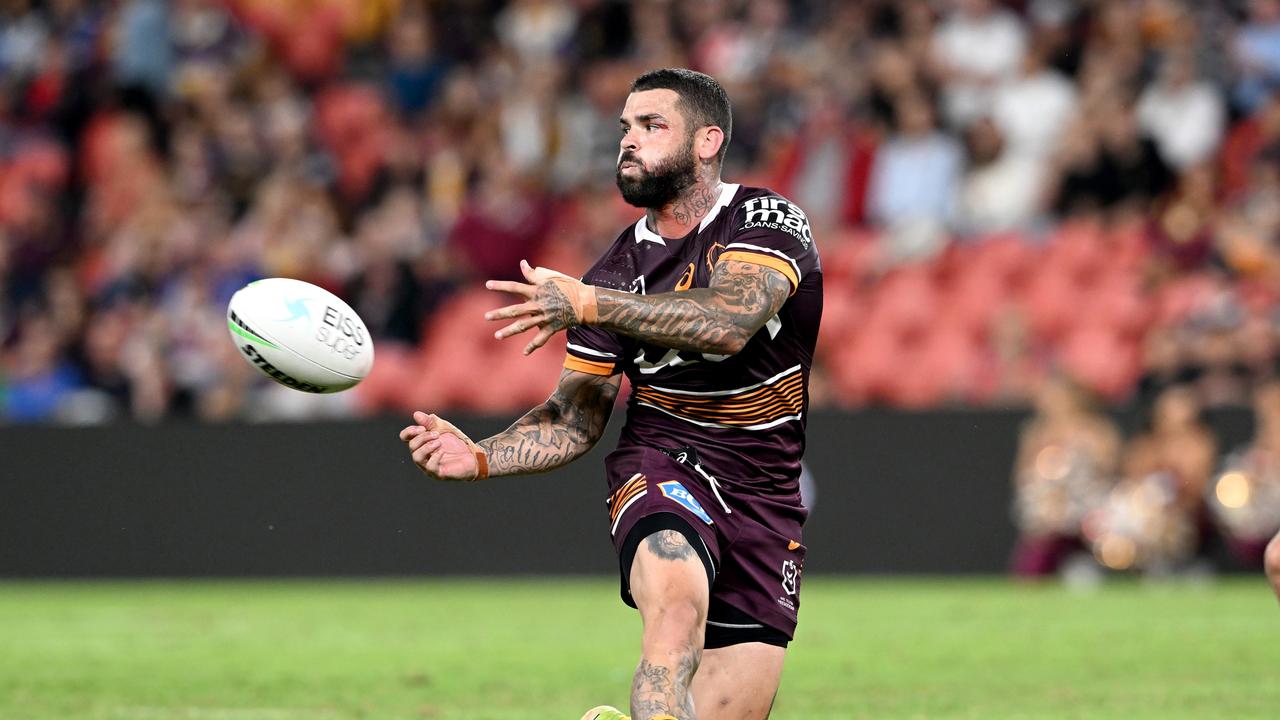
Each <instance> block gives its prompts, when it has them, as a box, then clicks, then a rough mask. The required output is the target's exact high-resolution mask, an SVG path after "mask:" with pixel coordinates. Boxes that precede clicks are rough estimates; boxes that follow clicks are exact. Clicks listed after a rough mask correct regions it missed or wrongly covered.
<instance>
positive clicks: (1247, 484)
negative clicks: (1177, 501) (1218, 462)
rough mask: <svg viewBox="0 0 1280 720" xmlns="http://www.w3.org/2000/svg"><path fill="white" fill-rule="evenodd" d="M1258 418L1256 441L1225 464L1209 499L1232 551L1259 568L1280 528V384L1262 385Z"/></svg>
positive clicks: (1256, 398)
mask: <svg viewBox="0 0 1280 720" xmlns="http://www.w3.org/2000/svg"><path fill="white" fill-rule="evenodd" d="M1253 417H1254V433H1253V438H1252V440H1251V441H1250V442H1249V443H1248V444H1246V445H1245V446H1244V447H1241V448H1239V449H1237V450H1236V451H1235V452H1233V453H1231V454H1230V455H1229V456H1228V457H1227V459H1226V460H1225V461H1224V462H1223V472H1222V473H1221V474H1219V476H1218V478H1217V480H1216V483H1215V485H1214V487H1213V489H1212V491H1211V492H1209V493H1208V496H1207V497H1208V501H1209V507H1210V509H1211V510H1212V511H1213V517H1214V520H1215V522H1216V523H1217V526H1218V528H1219V529H1220V530H1221V531H1222V533H1223V534H1224V535H1225V536H1226V540H1227V544H1228V546H1229V548H1230V549H1231V551H1232V553H1233V554H1234V555H1235V556H1236V557H1237V558H1238V559H1239V560H1240V561H1241V562H1243V563H1245V564H1247V565H1250V566H1253V567H1257V566H1259V565H1261V564H1262V557H1263V550H1264V548H1265V547H1266V545H1267V541H1268V540H1270V539H1271V537H1272V535H1274V534H1275V533H1276V531H1277V530H1280V381H1278V380H1271V381H1269V382H1267V383H1266V384H1263V385H1261V386H1259V388H1258V390H1257V392H1255V393H1254V396H1253Z"/></svg>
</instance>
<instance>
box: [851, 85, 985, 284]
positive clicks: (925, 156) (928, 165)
mask: <svg viewBox="0 0 1280 720" xmlns="http://www.w3.org/2000/svg"><path fill="white" fill-rule="evenodd" d="M894 111H895V112H894V116H895V131H894V133H893V134H892V135H890V136H889V138H888V139H887V140H886V141H885V143H884V144H883V145H881V146H880V149H879V150H878V151H877V152H876V157H875V164H874V166H873V167H874V169H873V170H872V173H871V187H870V189H869V191H868V198H867V206H868V211H869V215H870V217H871V219H872V220H874V221H876V222H877V223H879V224H880V225H882V226H883V227H885V228H887V229H888V231H889V244H890V249H889V250H888V255H889V256H890V257H891V258H894V259H898V260H906V259H911V258H921V257H927V256H929V255H931V254H933V253H935V252H937V251H938V250H939V249H940V248H941V247H942V246H943V245H944V244H945V243H946V235H945V232H946V228H947V226H948V225H949V223H950V222H951V221H952V220H953V219H954V218H955V210H956V194H957V191H958V189H959V182H960V171H961V162H962V160H961V154H960V146H959V145H958V144H957V143H956V141H955V140H953V139H952V138H951V137H950V136H948V135H946V134H943V133H942V132H940V131H939V130H938V129H937V128H936V126H935V125H934V116H933V107H932V106H931V105H930V103H929V101H928V99H927V98H925V97H924V96H923V95H922V94H920V93H913V94H908V95H905V96H903V97H902V98H900V99H899V100H898V102H897V105H895V107H894Z"/></svg>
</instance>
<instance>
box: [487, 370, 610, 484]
mask: <svg viewBox="0 0 1280 720" xmlns="http://www.w3.org/2000/svg"><path fill="white" fill-rule="evenodd" d="M617 395H618V380H617V379H616V378H610V377H604V376H597V375H587V374H585V373H574V372H573V371H571V370H565V371H563V372H562V373H561V374H560V383H559V385H558V386H557V387H556V391H555V392H554V393H553V394H552V395H551V397H550V398H548V399H547V401H546V402H544V403H543V404H541V405H539V406H538V407H536V408H534V409H532V410H530V411H529V412H527V413H525V415H524V417H522V418H520V419H519V420H517V421H515V423H513V424H512V425H511V427H509V428H507V429H506V430H504V431H503V432H501V433H499V434H497V435H494V436H493V437H491V438H486V439H484V440H481V441H480V442H479V443H477V445H479V446H480V447H481V448H483V449H484V451H485V453H486V454H487V455H488V457H489V475H490V476H491V477H492V476H494V475H516V474H522V473H535V472H545V471H547V470H553V469H555V468H558V467H560V466H561V465H564V464H565V463H567V462H569V461H571V460H573V459H574V458H576V457H578V456H579V455H581V454H583V453H585V452H586V451H588V450H590V449H591V448H592V447H593V446H594V445H595V444H596V441H597V440H599V439H600V436H601V435H602V434H603V433H604V428H605V425H607V424H608V423H609V415H610V414H611V413H612V412H613V401H614V398H616V397H617Z"/></svg>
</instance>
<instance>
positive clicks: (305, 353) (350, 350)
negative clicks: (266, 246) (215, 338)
mask: <svg viewBox="0 0 1280 720" xmlns="http://www.w3.org/2000/svg"><path fill="white" fill-rule="evenodd" d="M227 330H228V331H230V333H231V339H232V341H234V342H235V344H236V348H237V349H238V350H239V351H240V354H241V355H243V356H244V358H245V360H248V361H249V364H250V365H252V366H254V367H256V368H257V369H258V370H259V371H261V372H262V374H264V375H266V376H267V377H269V378H271V379H272V380H275V381H276V382H278V383H280V384H281V385H284V386H286V387H291V388H293V389H294V390H301V391H303V392H309V393H333V392H340V391H342V390H346V389H347V388H350V387H352V386H354V385H355V384H356V383H358V382H360V381H361V380H363V379H364V377H365V376H366V375H368V374H369V369H370V368H371V367H373V340H372V339H371V338H370V337H369V330H368V328H366V327H365V325H364V321H362V320H361V319H360V316H358V315H356V312H355V311H354V310H352V309H351V306H350V305H348V304H346V303H345V302H343V301H342V300H341V299H340V298H338V296H336V295H334V294H333V293H331V292H329V291H328V290H325V289H324V288H321V287H317V286H315V285H312V284H311V283H307V282H303V281H301V280H291V279H289V278H268V279H266V280H258V281H257V282H252V283H249V284H248V285H246V286H244V287H243V288H241V289H240V290H238V291H236V294H235V295H233V296H231V302H230V304H228V305H227Z"/></svg>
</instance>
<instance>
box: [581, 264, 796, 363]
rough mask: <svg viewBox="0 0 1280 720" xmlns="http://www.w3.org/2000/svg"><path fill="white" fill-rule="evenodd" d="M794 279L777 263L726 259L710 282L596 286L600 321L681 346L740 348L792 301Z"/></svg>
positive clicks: (707, 349)
mask: <svg viewBox="0 0 1280 720" xmlns="http://www.w3.org/2000/svg"><path fill="white" fill-rule="evenodd" d="M790 291H791V283H790V281H788V280H787V278H786V276H784V275H783V274H782V273H780V272H778V271H777V270H774V269H772V268H768V267H765V266H763V265H757V264H755V263H748V262H740V261H737V260H726V261H724V262H720V263H718V264H717V265H716V269H715V272H714V273H713V274H712V276H711V287H708V288H694V289H692V290H687V291H685V292H681V293H662V294H660V295H634V294H632V293H624V292H616V291H597V294H596V297H597V307H598V310H597V313H598V315H597V318H596V322H595V323H594V324H595V325H597V326H599V327H602V328H604V329H606V330H613V331H615V332H618V333H621V334H623V335H627V336H630V337H633V338H636V339H638V340H643V341H645V342H650V343H653V344H655V345H661V346H663V347H669V348H674V349H676V350H692V351H696V352H712V353H722V352H725V351H726V350H727V349H734V348H737V349H741V347H742V346H743V345H746V343H747V341H748V340H750V339H751V336H752V335H754V334H755V333H756V331H757V330H759V329H760V327H761V326H762V325H764V323H765V321H767V320H768V319H769V318H771V317H773V316H774V315H775V314H777V312H778V310H780V309H781V308H782V304H783V303H785V302H786V301H787V296H788V294H789V293H790Z"/></svg>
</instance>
